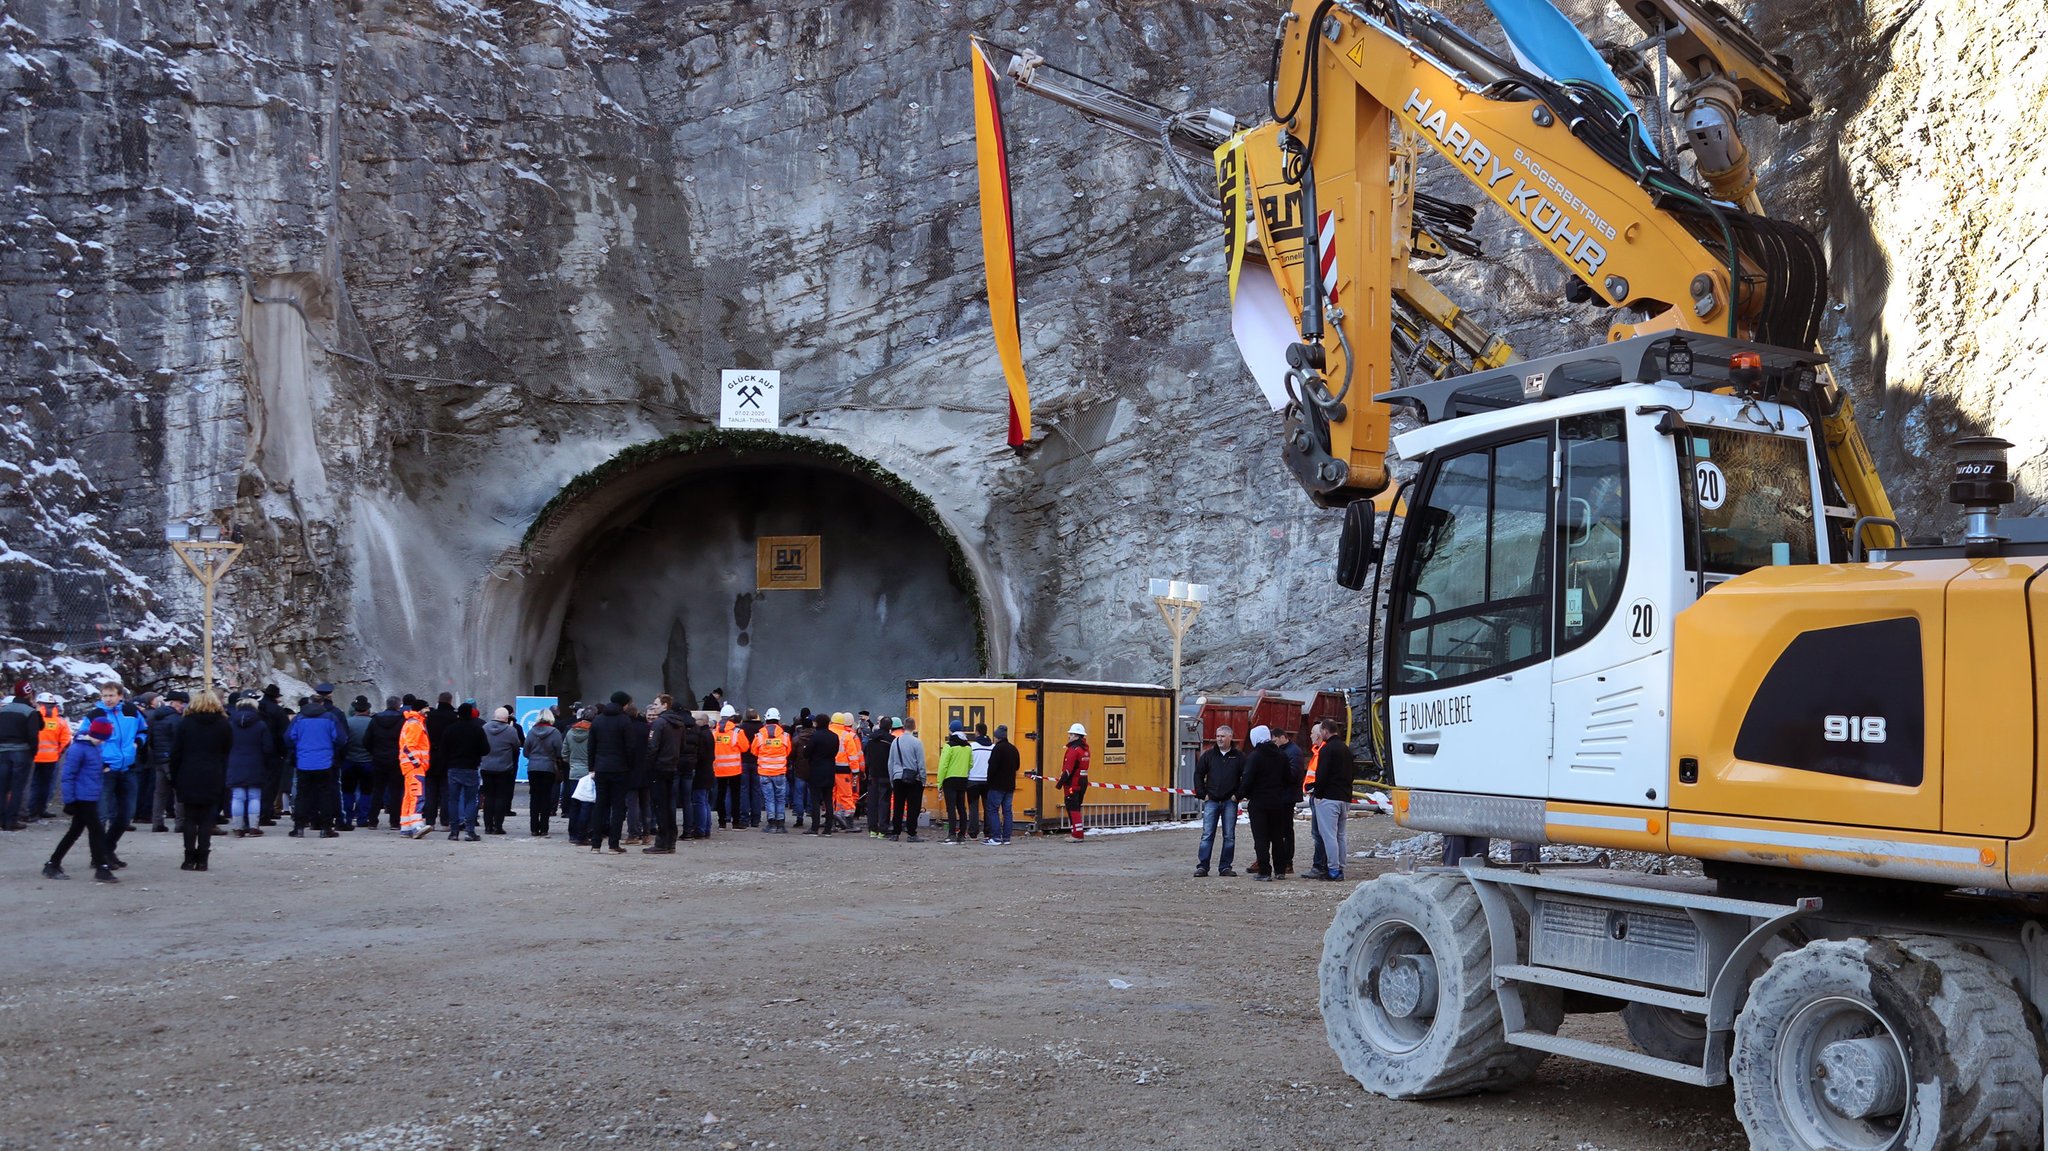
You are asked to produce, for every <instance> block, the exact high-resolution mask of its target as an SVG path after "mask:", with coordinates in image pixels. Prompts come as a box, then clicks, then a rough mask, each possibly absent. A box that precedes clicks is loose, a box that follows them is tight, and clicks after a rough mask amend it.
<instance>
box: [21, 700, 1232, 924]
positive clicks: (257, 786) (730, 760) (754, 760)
mask: <svg viewBox="0 0 2048 1151" xmlns="http://www.w3.org/2000/svg"><path fill="white" fill-rule="evenodd" d="M333 692H334V688H333V686H332V685H331V684H326V683H322V684H319V685H317V686H316V687H315V688H314V689H313V694H312V695H310V696H307V697H304V698H302V699H300V700H299V701H298V704H299V706H298V708H297V709H296V710H292V709H288V708H286V707H285V706H284V704H283V702H282V698H281V697H282V693H281V691H280V690H279V689H278V688H277V686H276V685H274V684H273V685H271V686H269V687H266V688H264V689H263V690H262V691H260V692H256V691H251V692H229V693H227V694H226V695H225V697H223V696H222V695H219V694H216V693H214V692H211V691H203V692H200V693H199V694H198V695H197V696H196V697H194V696H190V695H188V694H186V693H184V692H181V691H170V692H165V693H162V694H157V693H148V694H145V695H143V696H141V697H140V698H130V697H128V696H127V695H126V694H125V692H124V691H123V689H122V687H121V685H119V684H117V683H108V684H105V685H103V686H102V687H101V691H100V697H99V700H98V702H97V703H96V704H94V705H93V706H91V707H90V708H89V709H88V710H87V711H86V713H85V714H84V715H83V716H82V717H79V718H78V720H77V722H76V723H75V724H74V723H73V722H72V721H71V719H69V718H67V717H66V716H65V715H64V714H63V708H62V706H61V704H60V702H59V701H58V700H57V698H56V697H55V696H53V695H50V694H49V693H43V694H41V695H38V696H36V697H35V698H34V700H33V702H31V700H30V698H29V695H28V685H27V684H20V685H17V687H16V692H15V696H14V698H13V700H12V701H10V702H7V703H5V704H0V829H8V830H20V829H21V828H23V827H24V826H25V825H26V823H27V822H31V821H42V820H48V819H51V818H54V817H53V816H52V815H51V813H50V811H49V810H48V807H49V804H50V802H51V800H52V799H53V798H56V799H58V800H59V801H60V802H61V805H62V811H63V812H64V814H65V815H66V816H68V817H69V818H70V820H71V824H70V826H69V827H68V828H67V829H66V831H65V833H64V835H63V837H62V838H61V839H60V840H59V841H58V843H57V846H56V849H55V850H54V851H53V852H52V854H51V856H50V858H49V859H48V861H47V862H45V864H44V865H43V875H44V876H45V877H46V878H50V879H65V878H68V876H67V875H66V873H65V871H64V866H63V865H64V860H65V857H66V856H67V855H68V853H69V852H70V851H71V849H72V847H73V846H75V845H76V843H77V842H78V840H79V839H81V838H83V839H85V841H86V843H87V850H88V853H89V858H90V860H91V864H92V868H93V875H94V878H95V879H97V880H98V881H100V882H103V883H114V882H118V877H117V876H116V875H115V873H116V872H118V871H120V870H122V869H124V868H125V867H127V864H126V862H124V861H123V860H122V859H121V856H120V853H119V848H120V844H121V840H122V838H123V836H125V835H127V834H128V833H129V832H130V831H132V830H133V829H134V828H135V827H136V826H137V825H139V824H143V823H145V822H146V823H147V824H148V825H149V827H150V829H151V830H152V831H155V832H166V833H168V832H171V831H173V830H176V831H178V832H180V833H181V834H182V835H183V837H184V844H185V854H184V862H183V864H182V867H183V868H184V869H186V870H191V871H205V870H207V869H208V866H209V860H210V856H211V853H212V841H213V839H214V837H216V836H218V835H229V836H232V837H235V838H243V837H253V836H261V835H264V834H265V833H266V832H265V829H266V828H273V827H277V826H279V824H280V823H281V821H283V820H285V819H286V818H287V817H288V818H289V820H290V830H289V831H288V832H287V833H286V834H288V835H290V836H292V837H295V838H297V837H304V836H308V835H313V836H318V837H321V838H335V837H339V836H340V835H342V834H343V833H345V832H350V831H359V830H368V829H373V828H376V827H377V826H378V825H379V822H380V820H381V821H383V823H384V824H385V826H386V827H388V828H389V829H391V830H394V831H397V832H398V833H399V834H401V835H403V836H405V837H408V838H414V839H418V838H424V837H426V836H427V835H430V834H436V833H440V832H445V833H446V834H447V837H448V838H449V839H451V840H458V841H466V842H478V841H480V840H481V839H482V838H483V837H484V836H488V835H505V834H508V832H507V830H506V820H507V819H508V818H509V817H510V816H511V815H512V814H514V813H513V802H514V795H515V781H516V779H517V775H518V769H519V767H520V764H521V760H522V758H523V759H524V761H525V767H526V779H527V784H528V795H527V805H528V809H529V810H528V817H529V818H528V825H527V832H528V834H529V835H530V836H533V837H535V838H548V837H551V836H552V835H553V834H554V830H553V829H554V822H553V821H554V820H555V818H556V817H557V816H558V815H560V816H564V817H566V819H567V828H566V834H567V837H568V839H569V841H570V842H571V843H573V844H575V845H577V846H582V847H588V848H590V850H592V851H593V852H603V851H606V850H609V851H611V852H614V853H621V854H623V853H624V852H625V850H626V848H628V847H631V846H639V847H641V849H642V850H643V852H645V853H646V854H650V855H665V854H674V853H675V851H676V845H677V843H678V842H679V841H682V840H691V839H704V838H708V837H709V836H710V835H711V833H712V826H713V820H714V819H715V820H716V823H717V826H718V827H719V828H734V829H738V828H747V829H758V830H760V831H761V832H764V833H768V834H786V833H787V832H788V831H789V830H790V829H791V828H792V827H794V828H796V829H797V830H800V831H802V832H803V833H804V834H806V835H818V836H827V835H832V834H835V833H843V832H849V831H852V830H854V829H855V825H856V823H863V824H864V825H865V830H866V832H867V834H868V835H870V836H872V837H874V838H877V839H888V840H892V841H898V842H910V843H918V842H922V840H923V837H922V836H920V835H919V834H918V831H919V825H920V822H921V820H922V818H923V805H924V792H925V788H926V786H927V778H926V753H925V748H924V744H923V742H922V740H921V738H920V737H919V735H918V733H917V725H916V721H915V720H914V719H910V718H907V717H906V718H887V717H884V718H882V719H880V720H877V719H875V718H874V717H873V716H872V715H871V714H870V713H869V712H866V711H862V712H859V713H857V714H855V713H848V712H844V711H841V712H833V713H826V712H815V713H814V712H813V711H812V710H811V709H809V708H804V709H802V710H801V711H800V712H799V713H798V714H796V715H795V716H794V717H792V718H790V719H788V720H785V719H784V717H783V715H782V713H781V711H780V710H779V709H777V708H772V707H771V708H768V709H767V710H766V711H765V712H762V713H757V712H755V711H753V710H749V711H747V712H746V713H745V714H744V715H742V714H741V713H740V711H739V709H738V708H736V707H734V706H733V705H731V704H729V703H726V702H725V701H724V698H723V692H722V690H721V691H718V692H714V693H712V694H711V695H710V696H707V697H705V698H704V700H703V701H702V706H701V708H699V709H695V710H693V709H690V708H689V707H688V706H687V704H686V705H685V706H682V707H678V706H677V705H676V703H675V701H674V700H673V699H671V698H670V697H669V696H667V695H660V696H656V697H655V698H654V699H653V700H652V701H651V702H650V703H649V704H648V706H647V707H646V708H645V709H644V710H643V709H641V708H639V707H638V706H636V704H635V702H634V700H633V698H632V697H631V696H630V695H628V694H627V693H625V692H615V693H613V695H612V696H611V697H610V699H609V700H608V701H606V702H605V703H602V704H599V705H595V706H586V705H584V704H581V703H578V704H576V705H574V706H573V707H571V708H570V709H568V713H569V714H568V716H567V717H566V721H565V722H558V717H557V715H556V713H555V712H554V711H552V710H548V711H543V712H541V713H540V714H539V716H538V717H537V718H536V720H535V722H534V723H533V725H532V727H531V728H526V727H524V726H522V725H521V724H520V723H519V722H518V721H517V718H516V717H515V715H514V712H513V709H512V708H511V707H510V706H505V707H498V708H496V709H494V710H493V712H492V714H491V717H490V718H489V719H485V718H483V710H482V708H481V707H480V706H479V705H478V704H477V702H476V701H475V700H473V699H472V700H464V701H462V702H461V703H459V704H458V703H457V702H455V700H454V697H453V696H452V694H450V693H445V692H444V693H442V694H441V695H440V697H439V699H438V700H437V701H435V702H434V703H433V704H429V703H428V702H427V701H425V700H424V699H421V698H419V697H417V696H413V695H405V696H391V697H388V698H387V699H385V701H384V707H383V708H382V709H381V710H372V704H371V701H370V700H369V699H368V698H367V697H364V696H357V697H356V698H355V700H354V701H353V702H352V703H351V705H350V706H349V708H348V710H347V711H346V712H344V711H343V710H342V709H341V708H339V707H338V706H336V704H335V702H334V699H333ZM950 728H951V729H950V730H949V731H948V732H947V734H946V737H945V742H944V743H943V744H942V745H941V748H940V750H939V754H938V757H937V765H936V781H935V782H936V783H937V785H938V790H939V792H940V794H941V795H942V796H943V798H944V802H945V809H946V810H945V818H944V820H943V821H942V824H943V827H944V830H945V838H944V842H947V843H970V842H979V843H981V844H983V845H986V846H1003V845H1007V844H1009V843H1010V842H1011V837H1012V835H1013V833H1014V830H1015V816H1014V803H1013V796H1014V793H1015V791H1016V788H1017V781H1018V775H1019V771H1020V765H1021V756H1020V755H1019V753H1018V750H1017V748H1016V746H1015V745H1013V744H1012V743H1011V742H1010V741H1009V731H1008V729H1007V728H1005V727H1002V726H998V727H997V728H995V730H994V732H993V733H991V732H989V731H988V730H987V729H986V727H985V726H983V725H976V726H975V727H974V728H973V729H968V728H967V727H965V726H964V725H963V724H961V723H958V722H955V723H953V724H951V725H950ZM1068 735H1069V740H1068V745H1067V748H1066V751H1065V753H1064V756H1063V760H1062V771H1061V774H1060V777H1059V780H1058V788H1059V790H1060V792H1061V793H1062V795H1063V796H1064V799H1065V805H1066V810H1067V813H1068V819H1069V822H1070V829H1071V834H1072V837H1073V838H1074V839H1077V840H1078V839H1080V838H1082V834H1083V831H1084V830H1085V829H1084V827H1083V818H1082V800H1083V798H1084V797H1085V796H1086V794H1087V790H1088V766H1089V754H1090V753H1089V749H1088V741H1087V732H1086V730H1085V729H1084V728H1083V726H1082V725H1081V724H1078V723H1077V724H1074V725H1073V727H1072V729H1071V730H1070V731H1069V733H1068ZM1228 860H1229V848H1228V847H1226V849H1225V866H1226V868H1227V867H1228Z"/></svg>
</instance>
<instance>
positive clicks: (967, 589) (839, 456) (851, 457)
mask: <svg viewBox="0 0 2048 1151" xmlns="http://www.w3.org/2000/svg"><path fill="white" fill-rule="evenodd" d="M709 452H718V453H722V454H725V455H729V456H733V457H744V456H746V455H749V454H751V453H760V452H779V453H787V454H791V455H803V456H809V457H811V458H812V459H815V460H817V461H818V462H819V463H820V464H821V465H823V466H825V467H829V468H832V469H834V470H837V471H842V472H847V473H849V474H852V475H855V476H859V477H861V478H862V479H865V480H867V481H869V482H870V483H873V484H874V485H875V486H876V487H879V488H881V489H882V490H883V491H884V492H887V493H888V494H889V495H891V496H893V497H895V499H896V500H897V502H899V503H901V504H902V505H903V506H904V507H907V508H909V509H910V510H911V512H912V513H913V514H915V515H916V516H917V518H918V519H920V520H922V521H923V522H924V525H925V526H926V527H928V528H930V529H931V530H932V533H933V534H935V535H937V536H938V537H939V540H940V541H941V542H942V543H944V544H945V545H946V557H947V564H948V568H949V570H950V571H951V573H952V576H953V582H954V583H955V584H956V585H958V586H959V588H960V590H961V592H962V593H964V594H965V595H966V596H967V606H968V610H969V612H970V613H971V614H972V615H973V617H974V658H975V661H976V662H977V663H979V664H980V665H981V674H983V675H987V674H988V617H987V614H986V612H985V607H986V605H984V604H983V603H982V599H981V584H980V582H979V581H977V580H976V579H975V578H974V569H973V568H972V567H970V566H968V563H967V553H966V551H965V550H963V549H962V548H961V547H960V540H959V538H958V537H957V536H955V535H954V534H953V529H951V528H949V527H947V526H946V521H944V520H943V519H940V518H939V509H938V507H937V506H936V505H934V504H933V503H932V501H931V497H929V496H927V495H925V494H924V493H923V492H921V491H918V490H917V489H916V488H915V487H912V486H911V485H910V484H909V483H907V482H905V481H904V479H903V477H901V476H899V475H897V474H896V473H895V472H892V471H890V470H889V469H887V468H885V467H883V466H882V465H880V464H878V463H876V462H875V461H873V460H871V459H869V458H867V457H866V456H863V455H861V454H860V453H858V452H855V451H852V450H851V449H848V448H845V447H842V446H840V445H839V444H835V443H830V442H827V441H825V440H814V439H811V438H810V437H808V436H795V435H790V434H789V433H788V432H769V431H737V430H727V429H722V428H700V429H698V430H697V431H694V432H683V433H680V434H678V435H673V436H665V437H663V438H662V439H658V440H650V441H648V442H647V443H644V444H634V445H633V446H632V447H630V448H627V449H625V450H624V451H621V452H620V453H619V454H617V455H615V456H613V457H612V458H611V459H608V460H606V461H605V462H603V463H601V464H599V465H597V466H596V467H594V468H592V469H590V470H589V471H587V472H584V473H582V474H581V475H578V476H576V477H575V478H574V479H571V480H570V481H569V482H568V483H566V484H563V485H562V490H561V491H559V492H556V493H555V496H554V498H553V499H550V500H549V501H548V502H547V503H545V504H542V505H541V509H540V511H539V512H538V513H536V514H535V515H534V517H533V522H531V523H529V524H527V525H526V534H525V535H524V536H522V537H521V538H520V541H519V546H520V547H521V548H522V549H524V548H528V547H531V546H532V545H533V538H534V536H535V535H537V534H539V532H540V529H541V528H542V527H544V526H546V524H547V523H548V521H549V520H551V519H553V518H554V517H555V516H556V515H557V514H559V513H560V512H562V511H564V510H566V509H567V508H568V507H569V505H570V504H572V503H574V502H575V501H577V500H578V499H580V498H582V497H583V496H585V495H587V494H589V493H591V492H594V491H596V490H597V489H599V488H601V487H603V486H604V485H605V484H608V483H610V482H611V481H613V480H615V479H618V478H619V477H621V476H624V475H626V474H628V473H630V472H632V471H634V470H635V469H638V468H641V467H645V466H646V465H648V464H651V463H654V462H656V461H658V460H666V459H672V458H674V457H676V456H689V455H698V454H703V453H709Z"/></svg>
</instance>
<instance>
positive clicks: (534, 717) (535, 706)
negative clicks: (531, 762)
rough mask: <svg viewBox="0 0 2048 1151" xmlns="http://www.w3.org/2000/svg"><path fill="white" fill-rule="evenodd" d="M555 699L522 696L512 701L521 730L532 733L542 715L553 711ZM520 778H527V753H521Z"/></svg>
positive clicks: (513, 712) (548, 696)
mask: <svg viewBox="0 0 2048 1151" xmlns="http://www.w3.org/2000/svg"><path fill="white" fill-rule="evenodd" d="M555 706H557V705H556V703H555V697H554V696H551V695H522V696H517V697H515V698H514V699H513V700H512V716H513V718H515V719H517V720H518V721H519V730H521V731H525V732H531V731H532V730H533V725H534V724H536V723H539V722H540V713H541V712H544V711H548V710H551V709H553V708H554V707H555ZM519 778H521V779H525V778H526V752H525V751H524V750H523V749H522V750H521V751H520V752H519Z"/></svg>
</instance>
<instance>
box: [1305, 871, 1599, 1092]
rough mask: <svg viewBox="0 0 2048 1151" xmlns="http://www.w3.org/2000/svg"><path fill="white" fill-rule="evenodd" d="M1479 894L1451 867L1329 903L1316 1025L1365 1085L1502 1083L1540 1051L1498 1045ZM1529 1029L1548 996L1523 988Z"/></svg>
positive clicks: (1557, 1016)
mask: <svg viewBox="0 0 2048 1151" xmlns="http://www.w3.org/2000/svg"><path fill="white" fill-rule="evenodd" d="M1492 959H1493V955H1492V947H1491V945H1490V943H1489V938H1488V935H1487V930H1486V917H1485V915H1484V913H1483V912H1482V911H1481V909H1480V906H1479V896H1478V895H1477V894H1476V893H1474V892H1473V890H1472V886H1471V884H1469V883H1467V882H1466V881H1465V880H1464V879H1462V878H1460V877H1458V876H1454V875H1383V876H1380V877H1379V878H1377V879H1375V880H1373V881H1371V882H1370V883H1366V884H1362V885H1361V886H1360V887H1359V888H1358V890H1356V891H1354V892H1352V893H1351V897H1350V898H1348V899H1346V900H1345V901H1344V902H1343V904H1342V905H1340V906H1339V907H1338V908H1337V915H1336V918H1335V919H1334V920H1332V921H1331V923H1330V929H1329V930H1328V931H1327V932H1325V933H1324V934H1323V960H1322V963H1321V965H1320V967H1319V968H1318V971H1317V975H1318V977H1319V980H1320V982H1321V984H1322V1008H1323V1028H1324V1030H1325V1031H1326V1032H1327V1033H1328V1035H1329V1039H1330V1046H1331V1047H1332V1048H1333V1049H1334V1050H1335V1051H1336V1052H1337V1059H1338V1061H1339V1062H1341V1063H1342V1064H1343V1065H1344V1070H1345V1071H1346V1072H1348V1073H1349V1074H1350V1075H1351V1077H1352V1078H1354V1079H1356V1080H1358V1081H1359V1083H1361V1084H1363V1085H1364V1086H1365V1088H1366V1089H1367V1090H1369V1091H1373V1092H1376V1093H1378V1094H1381V1095H1386V1096H1390V1097H1392V1098H1395V1099H1435V1098H1441V1097H1443V1096H1448V1095H1469V1094H1472V1093H1474V1092H1478V1091H1499V1090H1506V1089H1507V1088H1510V1087H1513V1086H1515V1085H1516V1084H1519V1083H1521V1082H1523V1081H1524V1080H1526V1079H1528V1078H1529V1076H1530V1075H1531V1074H1532V1073H1534V1072H1535V1070H1536V1065H1537V1064H1538V1063H1540V1062H1542V1060H1543V1053H1542V1052H1540V1051H1534V1050H1531V1049H1529V1048H1526V1047H1515V1046H1512V1045H1510V1044H1509V1043H1508V1042H1507V1039H1506V1037H1505V1035H1504V1033H1503V1031H1502V1029H1501V1014H1500V999H1499V997H1498V996H1497V995H1496V994H1495V993H1494V990H1493V981H1492V978H1491V975H1492ZM1523 1000H1524V1004H1525V1007H1524V1010H1525V1012H1526V1013H1527V1016H1528V1025H1529V1026H1530V1027H1532V1028H1536V1029H1538V1030H1545V1031H1555V1030H1556V1029H1557V1025H1558V1023H1559V1022H1560V1021H1561V1020H1562V1019H1563V1010H1562V1007H1561V1001H1560V999H1559V997H1558V996H1557V995H1556V993H1555V992H1551V991H1545V990H1542V989H1534V988H1531V989H1525V990H1524V992H1523Z"/></svg>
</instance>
